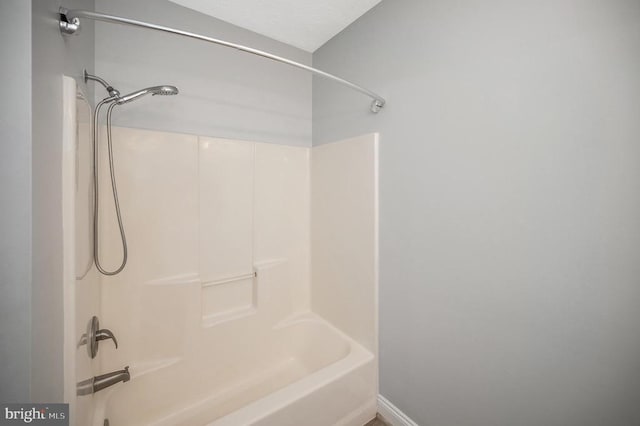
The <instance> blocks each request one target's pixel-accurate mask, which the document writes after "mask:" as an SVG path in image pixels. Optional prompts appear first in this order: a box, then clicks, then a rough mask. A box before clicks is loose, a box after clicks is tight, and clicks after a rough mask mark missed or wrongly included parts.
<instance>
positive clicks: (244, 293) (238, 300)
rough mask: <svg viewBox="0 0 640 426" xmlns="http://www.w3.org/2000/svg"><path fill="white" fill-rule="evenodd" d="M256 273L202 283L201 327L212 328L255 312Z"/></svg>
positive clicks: (256, 296)
mask: <svg viewBox="0 0 640 426" xmlns="http://www.w3.org/2000/svg"><path fill="white" fill-rule="evenodd" d="M257 281H258V273H257V271H256V270H255V269H254V270H253V271H252V272H249V273H244V274H238V275H234V276H227V277H221V278H217V279H214V280H208V281H204V282H202V293H201V295H202V298H201V302H202V326H203V327H212V326H214V325H216V324H220V323H222V322H227V321H231V320H235V319H238V318H242V317H245V316H247V315H252V314H255V313H256V312H257V301H258V294H257V293H258V290H257Z"/></svg>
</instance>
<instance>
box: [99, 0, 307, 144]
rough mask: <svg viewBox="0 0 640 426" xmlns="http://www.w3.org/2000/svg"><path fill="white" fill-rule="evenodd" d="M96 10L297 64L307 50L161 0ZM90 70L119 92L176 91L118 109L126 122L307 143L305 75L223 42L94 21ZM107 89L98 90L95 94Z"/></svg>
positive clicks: (116, 1)
mask: <svg viewBox="0 0 640 426" xmlns="http://www.w3.org/2000/svg"><path fill="white" fill-rule="evenodd" d="M96 10H98V11H100V12H105V13H111V14H114V15H121V16H126V17H129V18H134V19H141V20H145V21H148V22H153V23H157V24H162V25H167V26H171V27H175V28H180V29H185V30H187V31H191V32H196V33H200V34H204V35H208V36H211V37H217V38H222V39H225V40H228V41H232V42H237V43H240V44H246V45H249V46H251V47H255V48H258V49H263V50H267V51H270V52H272V53H275V54H278V55H282V56H286V57H288V58H291V59H294V60H297V61H299V62H303V63H307V64H309V63H311V54H310V53H308V52H304V51H302V50H299V49H296V48H294V47H291V46H288V45H286V44H283V43H280V42H277V41H274V40H271V39H268V38H266V37H263V36H260V35H258V34H255V33H252V32H250V31H247V30H244V29H241V28H239V27H236V26H233V25H231V24H228V23H225V22H223V21H220V20H217V19H214V18H211V17H208V16H206V15H203V14H200V13H197V12H194V11H192V10H190V9H187V8H184V7H181V6H178V5H176V4H174V3H170V2H168V1H166V0H161V1H153V0H141V1H135V2H132V1H128V0H97V1H96ZM96 71H97V73H98V74H99V75H100V76H101V77H102V78H104V79H106V80H107V81H109V82H110V83H111V84H112V85H114V86H115V87H117V88H118V89H119V90H120V91H121V92H122V93H127V92H129V91H134V90H138V89H141V88H144V87H148V86H152V85H156V84H174V85H176V86H178V88H179V89H180V95H179V96H177V97H171V98H158V97H156V98H151V97H148V98H145V99H143V100H139V101H137V102H135V103H131V104H128V105H126V106H125V107H122V108H118V109H116V110H115V113H114V123H115V124H117V125H121V126H127V127H138V128H146V129H154V130H165V131H174V132H182V133H193V134H200V135H209V136H218V137H226V138H235V139H250V140H256V141H261V142H272V143H279V144H288V145H301V146H310V145H311V76H310V75H309V74H308V73H305V72H301V71H299V70H297V69H292V68H290V67H289V66H286V65H283V64H278V63H275V62H272V61H269V60H266V59H264V58H259V57H254V56H252V55H248V54H246V53H242V52H238V51H235V50H232V49H228V48H225V47H219V46H214V45H211V44H209V43H204V42H199V41H197V40H192V39H185V38H180V37H177V36H175V35H169V34H162V33H156V32H151V31H149V30H142V29H138V28H130V27H123V26H119V25H113V24H104V23H97V24H96ZM105 94H106V93H105V92H104V91H103V90H102V89H100V90H97V91H96V97H97V98H100V99H101V98H103V97H104V96H105Z"/></svg>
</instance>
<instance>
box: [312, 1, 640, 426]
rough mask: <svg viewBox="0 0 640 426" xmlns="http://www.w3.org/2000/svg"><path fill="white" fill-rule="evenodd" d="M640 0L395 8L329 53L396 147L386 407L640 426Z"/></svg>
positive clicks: (384, 235) (386, 262)
mask: <svg viewBox="0 0 640 426" xmlns="http://www.w3.org/2000/svg"><path fill="white" fill-rule="evenodd" d="M638 22H640V2H638V1H636V0H628V1H622V0H615V1H613V0H612V1H589V0H584V1H582V0H570V1H562V2H557V1H551V0H542V1H518V2H509V1H496V0H491V1H486V2H472V1H451V0H431V1H423V0H387V1H384V2H382V3H381V4H380V5H379V6H377V7H376V8H375V9H373V10H372V11H371V12H369V13H368V14H366V15H365V16H364V17H362V18H361V19H360V20H358V21H357V22H356V23H354V24H353V25H351V26H350V27H348V28H347V29H346V30H345V31H344V32H342V33H341V34H340V35H338V36H337V37H335V38H334V39H332V40H331V41H330V42H329V43H327V44H326V45H325V46H323V47H322V48H321V49H319V50H318V51H316V52H315V54H314V58H313V60H314V66H317V67H320V68H323V69H326V70H327V71H329V72H335V73H337V74H339V75H341V76H344V77H345V78H352V79H354V80H355V81H358V82H361V83H362V84H364V85H366V86H368V87H370V88H372V89H375V90H379V91H380V93H382V94H383V95H386V96H387V97H388V99H389V104H388V107H387V108H386V109H385V110H384V111H383V112H381V113H380V114H379V115H377V116H375V115H372V114H368V113H367V111H366V108H367V104H368V100H366V98H363V97H362V96H360V95H358V94H353V93H350V92H349V91H348V90H345V89H344V88H341V87H337V86H335V85H332V84H330V83H327V82H324V81H321V80H314V93H313V96H314V98H313V100H314V103H313V108H314V111H313V118H314V120H313V131H314V135H313V136H314V143H316V144H319V143H324V142H328V141H331V140H335V139H340V138H344V137H346V136H352V135H358V134H362V133H366V132H372V131H380V132H381V141H380V144H381V145H380V162H381V163H380V186H381V212H380V213H381V271H380V272H381V281H380V316H381V323H380V330H381V331H380V332H381V336H380V337H381V348H380V349H381V393H382V394H383V395H384V396H386V397H387V398H388V399H390V400H391V401H392V402H393V403H395V404H396V405H397V406H398V407H399V408H400V409H402V410H403V411H405V412H406V413H407V414H408V415H409V416H410V417H412V418H413V419H414V420H416V421H417V422H418V423H419V424H420V425H423V426H513V425H518V426H528V425H531V426H540V425H544V426H555V425H557V426H572V425H575V426H589V425H593V426H601V425H608V426H626V425H632V424H633V425H637V424H640V333H639V332H638V326H639V324H640V116H639V111H640V77H639V76H640V26H639V25H638Z"/></svg>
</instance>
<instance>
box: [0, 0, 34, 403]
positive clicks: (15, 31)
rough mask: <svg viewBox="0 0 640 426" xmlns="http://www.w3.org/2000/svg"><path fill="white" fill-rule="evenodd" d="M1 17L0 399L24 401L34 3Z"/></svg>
mask: <svg viewBox="0 0 640 426" xmlns="http://www.w3.org/2000/svg"><path fill="white" fill-rule="evenodd" d="M0 16H11V19H6V20H5V22H4V23H3V25H2V26H0V40H3V41H2V42H0V58H4V59H3V61H2V65H0V81H2V84H3V86H4V88H3V91H2V92H3V93H2V97H0V200H2V201H1V202H2V208H1V209H0V226H1V227H2V228H1V230H0V235H2V237H1V238H0V294H1V295H2V297H0V360H2V368H0V402H7V401H14V402H20V401H28V400H29V353H30V351H29V346H30V335H31V330H30V324H31V321H30V320H31V318H30V295H31V291H30V290H31V54H30V53H31V3H30V2H26V1H23V0H9V1H2V2H0ZM6 40H12V42H11V43H7V42H6ZM8 58H11V60H8Z"/></svg>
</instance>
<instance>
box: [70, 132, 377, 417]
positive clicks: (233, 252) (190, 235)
mask: <svg viewBox="0 0 640 426" xmlns="http://www.w3.org/2000/svg"><path fill="white" fill-rule="evenodd" d="M113 140H114V156H115V161H116V163H115V167H116V177H117V183H118V195H119V197H120V203H121V208H122V214H123V221H124V226H125V228H126V232H127V242H128V245H129V262H128V265H127V267H126V268H125V269H124V271H123V272H122V273H120V274H119V275H116V276H111V277H108V276H101V277H100V278H99V281H100V282H99V286H100V297H99V298H100V312H96V313H95V314H96V315H98V316H99V317H100V324H101V326H103V327H106V328H109V329H111V330H112V331H113V332H114V334H115V335H116V337H117V338H118V343H119V347H118V349H115V347H114V346H113V345H112V344H110V343H105V342H102V344H101V345H100V351H99V354H98V356H97V358H96V360H97V362H98V365H99V372H100V373H104V372H109V371H113V370H118V369H121V368H123V367H124V366H125V365H128V366H130V372H131V380H130V381H129V382H127V383H120V384H117V385H115V386H113V387H111V388H109V389H106V390H104V391H101V392H99V393H96V394H94V395H93V396H91V397H87V398H93V405H94V414H93V424H94V425H100V426H102V424H103V422H104V419H105V418H108V419H109V421H110V424H111V425H113V426H117V425H205V424H210V425H215V426H223V425H224V426H232V425H233V426H239V425H263V426H267V425H272V426H287V425H291V426H294V425H296V426H297V425H300V424H305V425H310V426H314V425H316V426H327V425H352V426H362V425H363V424H365V423H366V422H367V421H369V420H371V419H372V418H373V417H374V416H375V413H376V397H377V393H378V389H377V386H378V385H377V340H376V336H377V274H376V270H377V257H376V256H377V165H376V162H377V154H376V153H377V136H376V135H366V136H362V137H359V138H355V139H351V140H348V141H341V142H337V143H335V144H329V145H325V146H322V147H318V148H313V149H311V148H300V147H290V146H282V145H273V144H264V143H255V142H248V141H236V140H225V139H216V138H210V137H202V136H194V135H185V134H177V133H167V132H155V131H149V130H139V129H129V128H114V129H113ZM102 145H105V144H102ZM102 149H105V147H104V146H102ZM315 150H319V151H318V155H317V156H316V154H315V152H314V151H315ZM337 159H341V161H337V162H336V160H337ZM101 161H103V164H102V166H101V177H100V184H101V193H100V197H101V200H100V201H101V204H100V206H101V207H100V213H101V215H100V223H99V227H100V234H101V256H102V262H103V264H104V265H105V267H107V268H111V267H112V266H114V265H116V264H117V263H118V262H119V260H120V258H121V255H122V254H121V245H120V240H119V233H118V230H117V227H116V226H117V225H116V221H115V212H114V211H113V207H112V202H111V197H112V193H111V191H110V185H109V181H108V179H109V176H108V173H106V172H105V171H106V170H107V164H106V153H105V152H101ZM334 166H335V167H334ZM85 175H86V174H85ZM87 176H88V175H87ZM78 201H79V200H76V202H78ZM82 202H86V200H84V201H82ZM315 205H318V206H322V208H319V209H318V214H314V213H315V207H313V206H315ZM331 212H333V213H331ZM76 220H78V219H76ZM81 223H82V226H83V227H87V223H86V221H83V222H81ZM336 231H339V232H336ZM76 232H82V231H78V230H77V231H76ZM86 232H88V230H86ZM312 248H313V249H312ZM312 252H313V253H312ZM334 256H339V258H334ZM94 269H95V267H94ZM78 283H80V281H78ZM77 303H81V301H77ZM86 320H88V318H87V319H85V318H77V321H79V322H81V323H86ZM74 349H75V348H74ZM83 351H85V352H86V349H85V348H78V349H77V350H76V353H75V357H76V359H81V358H82V357H83V356H85V357H86V354H84V353H83ZM76 379H77V380H76V381H79V380H80V379H82V378H76ZM69 383H72V381H69ZM79 398H83V397H79Z"/></svg>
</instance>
